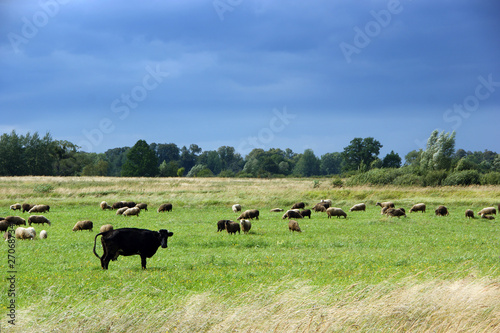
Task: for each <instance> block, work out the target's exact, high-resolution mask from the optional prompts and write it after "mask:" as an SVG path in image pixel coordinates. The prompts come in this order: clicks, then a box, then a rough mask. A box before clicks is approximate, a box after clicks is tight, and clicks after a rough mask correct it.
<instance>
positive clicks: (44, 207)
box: [28, 205, 50, 214]
mask: <svg viewBox="0 0 500 333" xmlns="http://www.w3.org/2000/svg"><path fill="white" fill-rule="evenodd" d="M45 212H50V206H49V205H35V206H34V207H33V208H31V209H30V210H29V211H28V213H30V214H31V213H45Z"/></svg>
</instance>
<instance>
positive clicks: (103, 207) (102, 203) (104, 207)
mask: <svg viewBox="0 0 500 333" xmlns="http://www.w3.org/2000/svg"><path fill="white" fill-rule="evenodd" d="M100 206H101V209H102V210H106V209H113V207H111V206H110V205H108V203H107V202H106V201H103V202H101V204H100Z"/></svg>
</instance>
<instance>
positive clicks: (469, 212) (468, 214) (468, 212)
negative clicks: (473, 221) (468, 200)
mask: <svg viewBox="0 0 500 333" xmlns="http://www.w3.org/2000/svg"><path fill="white" fill-rule="evenodd" d="M465 217H466V218H468V219H470V218H474V211H473V210H472V209H467V210H466V211H465Z"/></svg>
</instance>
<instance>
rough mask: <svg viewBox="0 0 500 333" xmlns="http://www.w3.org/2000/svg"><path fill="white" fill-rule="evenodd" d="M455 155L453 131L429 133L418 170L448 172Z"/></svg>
mask: <svg viewBox="0 0 500 333" xmlns="http://www.w3.org/2000/svg"><path fill="white" fill-rule="evenodd" d="M454 153H455V131H453V132H452V133H451V134H450V133H445V132H444V131H442V132H441V133H440V134H438V131H437V130H434V131H433V132H432V133H431V136H430V137H429V139H428V140H427V147H426V149H425V151H423V152H422V156H421V159H420V168H421V169H422V170H423V171H429V170H448V169H449V168H450V167H451V163H452V160H453V156H454Z"/></svg>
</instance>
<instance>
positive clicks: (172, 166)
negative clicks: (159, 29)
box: [158, 161, 179, 177]
mask: <svg viewBox="0 0 500 333" xmlns="http://www.w3.org/2000/svg"><path fill="white" fill-rule="evenodd" d="M158 169H159V175H160V177H176V176H177V171H178V170H179V163H177V162H176V161H170V162H168V163H167V162H166V161H163V162H161V164H160V166H159V168H158Z"/></svg>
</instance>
